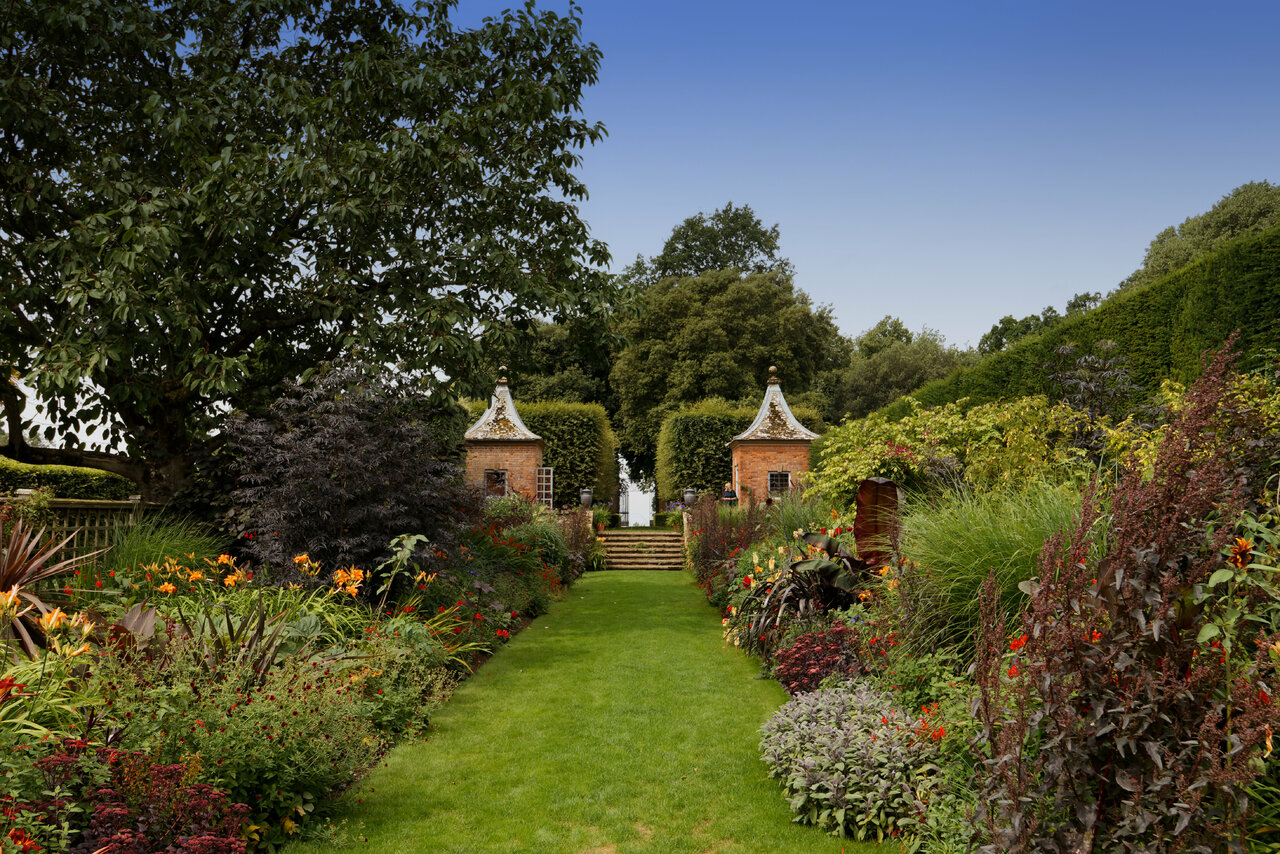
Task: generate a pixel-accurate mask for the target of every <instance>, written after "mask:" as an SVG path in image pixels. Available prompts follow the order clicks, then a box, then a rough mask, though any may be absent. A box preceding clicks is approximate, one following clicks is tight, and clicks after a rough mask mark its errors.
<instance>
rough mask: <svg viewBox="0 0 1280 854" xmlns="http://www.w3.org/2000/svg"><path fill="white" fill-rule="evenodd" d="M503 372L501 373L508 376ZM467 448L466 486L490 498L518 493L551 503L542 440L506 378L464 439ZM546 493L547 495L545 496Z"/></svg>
mask: <svg viewBox="0 0 1280 854" xmlns="http://www.w3.org/2000/svg"><path fill="white" fill-rule="evenodd" d="M506 370H507V369H506V368H502V369H501V371H502V373H504V374H505V373H506ZM464 438H465V440H466V448H467V470H466V481H467V483H469V484H471V485H473V486H477V487H480V488H481V489H483V490H484V491H485V494H487V495H493V496H502V495H509V494H511V493H513V492H518V493H520V494H521V495H524V496H526V497H528V498H531V499H534V500H542V501H545V502H548V503H549V501H550V489H549V483H548V484H543V483H542V482H541V481H543V480H547V481H549V478H550V474H549V472H550V470H549V469H546V468H544V467H543V465H542V450H543V447H544V442H543V441H542V437H541V436H539V435H538V434H536V433H534V432H533V431H532V430H530V429H529V428H528V427H526V426H525V424H524V421H522V420H520V413H519V412H517V411H516V405H515V401H513V400H512V399H511V390H510V389H509V388H508V387H507V378H506V377H505V376H500V377H499V378H498V384H497V386H495V387H494V390H493V397H491V398H490V400H489V408H488V409H486V410H485V411H484V414H483V415H481V416H480V420H479V421H477V422H476V423H475V424H472V425H471V428H470V429H468V430H467V432H466V434H465V435H464ZM544 493H546V494H545V495H544Z"/></svg>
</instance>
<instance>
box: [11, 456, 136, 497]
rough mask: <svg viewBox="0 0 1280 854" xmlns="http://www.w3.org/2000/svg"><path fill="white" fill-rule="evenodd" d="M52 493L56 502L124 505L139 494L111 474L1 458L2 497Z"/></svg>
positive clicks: (134, 486) (133, 487) (132, 485)
mask: <svg viewBox="0 0 1280 854" xmlns="http://www.w3.org/2000/svg"><path fill="white" fill-rule="evenodd" d="M44 487H48V488H50V489H52V490H53V494H54V497H55V498H83V499H94V500H100V501H123V500H125V499H127V498H128V497H129V496H130V495H135V494H137V492H138V485H137V484H136V483H134V482H133V481H131V480H129V479H127V478H123V477H121V476H120V475H118V474H112V473H111V472H105V471H98V470H97V469H85V468H76V467H74V466H35V465H28V464H27V463H19V462H14V461H13V460H10V459H7V458H5V457H0V495H12V494H13V493H14V492H15V491H17V490H19V489H41V488H44Z"/></svg>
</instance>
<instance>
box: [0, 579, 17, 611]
mask: <svg viewBox="0 0 1280 854" xmlns="http://www.w3.org/2000/svg"><path fill="white" fill-rule="evenodd" d="M18 601H19V600H18V585H16V584H15V585H13V587H12V588H10V589H9V590H6V591H5V592H3V593H0V611H16V610H18Z"/></svg>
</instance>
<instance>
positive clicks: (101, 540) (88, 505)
mask: <svg viewBox="0 0 1280 854" xmlns="http://www.w3.org/2000/svg"><path fill="white" fill-rule="evenodd" d="M27 493H29V490H25V489H20V490H18V492H17V494H16V495H14V496H12V497H9V498H4V499H0V500H3V501H10V502H18V501H23V500H25V499H26V494H27ZM158 507H159V505H155V504H144V503H143V502H142V501H141V500H135V501H90V500H83V499H79V498H52V499H50V500H49V511H50V513H52V514H53V522H52V524H50V525H49V526H48V527H49V532H50V533H51V534H52V535H53V536H54V537H56V538H57V539H62V538H63V537H72V538H73V539H72V540H71V542H70V543H68V544H67V546H66V551H68V552H73V553H75V554H78V555H81V554H86V553H88V552H92V551H96V550H97V549H103V548H106V547H107V546H109V545H111V538H112V535H113V534H114V533H115V531H116V529H117V528H120V527H130V526H133V525H136V524H137V523H138V520H139V519H141V518H142V517H143V515H145V514H146V513H149V512H151V511H153V510H155V509H156V508H158Z"/></svg>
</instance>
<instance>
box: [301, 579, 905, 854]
mask: <svg viewBox="0 0 1280 854" xmlns="http://www.w3.org/2000/svg"><path fill="white" fill-rule="evenodd" d="M757 672H758V665H757V664H756V663H755V662H754V661H753V660H752V659H750V658H749V657H747V656H746V655H743V654H742V653H741V652H739V651H738V650H736V649H733V648H731V647H726V646H725V644H724V642H723V640H722V639H721V633H720V621H719V619H718V618H717V617H716V614H715V612H714V611H713V610H712V609H710V608H708V607H707V606H706V604H705V602H704V601H703V599H702V598H701V593H700V592H699V591H698V589H697V588H696V587H695V586H694V584H693V582H692V580H691V579H690V578H689V576H688V575H687V574H685V573H677V572H603V573H591V574H588V575H587V576H585V577H584V578H583V579H582V580H580V581H579V582H578V583H577V584H576V585H575V586H574V587H573V588H572V589H571V590H570V591H569V593H568V595H567V596H566V598H565V599H564V600H563V601H562V602H559V603H557V605H556V606H555V607H554V608H553V609H552V611H551V613H550V614H548V615H547V616H544V617H541V618H539V619H538V620H536V621H534V622H533V623H532V624H531V625H530V626H529V627H528V628H527V629H525V630H524V631H523V632H522V633H520V634H519V635H517V636H516V637H515V638H514V639H513V640H512V642H511V643H510V644H509V645H508V646H507V647H505V648H504V649H502V650H500V651H499V652H498V654H497V655H495V656H494V657H493V658H492V659H490V660H489V662H488V663H486V664H485V665H484V667H482V668H481V669H480V670H479V671H478V672H477V673H476V675H475V676H473V677H472V678H471V679H469V680H468V681H467V682H465V683H464V684H463V685H462V686H461V687H460V688H459V689H458V692H457V693H456V694H455V695H454V697H453V699H451V700H450V701H449V702H448V703H447V704H446V705H445V706H444V707H443V708H442V709H440V710H439V711H438V712H437V713H436V715H435V718H434V730H433V734H432V736H431V738H430V739H428V740H426V741H423V742H419V743H416V744H406V745H402V746H400V747H398V748H396V749H395V750H393V751H392V752H391V753H390V754H388V756H387V758H386V762H385V764H384V765H382V766H380V767H378V768H377V769H376V770H375V771H374V772H373V773H372V774H371V775H370V776H369V777H368V778H367V779H366V780H364V781H363V783H362V785H361V786H360V787H359V788H358V790H356V791H353V792H351V793H349V795H348V797H347V798H345V799H344V804H343V806H342V808H341V809H340V811H339V813H338V816H337V819H338V821H339V822H342V821H343V820H345V822H346V824H345V832H346V834H347V836H349V837H352V842H353V844H352V845H351V848H352V849H354V850H360V851H370V852H385V854H407V853H408V852H432V854H435V853H436V852H440V853H441V854H445V852H458V854H464V852H465V854H481V852H538V854H555V852H572V854H582V853H583V852H595V853H596V854H629V852H690V854H702V853H703V852H705V853H706V854H711V852H715V854H734V853H735V852H740V854H774V852H779V854H785V852H797V854H800V852H804V854H809V852H819V854H821V852H832V854H838V853H839V852H841V851H844V852H847V853H848V854H865V852H873V851H884V852H890V851H896V850H897V846H892V847H890V846H884V847H883V849H881V848H877V847H875V846H870V845H863V844H859V843H854V842H849V841H847V840H839V839H834V838H832V837H829V836H825V835H824V834H823V833H821V832H820V831H818V830H815V829H813V828H810V827H801V826H799V825H795V824H792V823H791V813H790V811H789V810H788V809H787V805H786V802H785V800H784V799H783V797H782V794H781V790H780V789H779V788H778V786H777V783H776V782H775V781H773V780H771V779H769V778H768V777H767V776H766V773H765V766H764V764H763V763H762V762H761V761H760V759H759V756H758V753H757V745H758V743H759V734H758V729H759V727H760V725H761V724H762V723H764V721H765V720H766V719H767V718H768V717H769V715H770V714H772V712H773V711H774V710H775V709H776V708H777V707H778V706H779V705H780V704H781V703H783V702H784V701H785V699H786V694H785V692H784V691H783V690H782V688H781V687H780V686H779V685H778V684H777V683H775V682H773V681H772V680H763V679H756V678H755V677H756V675H757ZM366 836H367V837H368V843H367V844H365V843H364V842H363V841H362V837H366ZM332 850H335V845H334V844H329V843H326V844H318V843H313V844H311V845H296V846H293V847H291V848H290V849H289V852H290V854H303V852H322V851H332Z"/></svg>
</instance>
